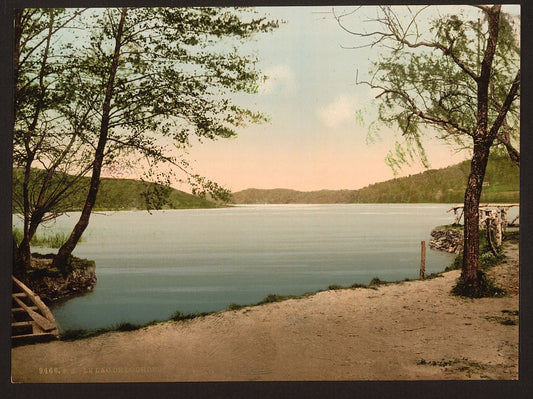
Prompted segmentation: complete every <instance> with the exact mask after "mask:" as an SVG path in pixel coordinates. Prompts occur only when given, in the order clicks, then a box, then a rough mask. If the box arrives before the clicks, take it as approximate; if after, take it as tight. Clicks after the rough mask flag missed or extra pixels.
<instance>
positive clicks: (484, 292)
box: [452, 270, 506, 298]
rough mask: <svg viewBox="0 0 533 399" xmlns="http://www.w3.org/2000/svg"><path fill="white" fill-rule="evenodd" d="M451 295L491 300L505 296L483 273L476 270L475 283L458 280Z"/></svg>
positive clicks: (502, 290) (501, 289) (503, 291)
mask: <svg viewBox="0 0 533 399" xmlns="http://www.w3.org/2000/svg"><path fill="white" fill-rule="evenodd" d="M452 294H454V295H457V296H462V297H467V298H492V297H502V296H505V295H506V292H505V290H504V289H503V288H501V287H500V286H498V285H497V284H496V283H495V282H494V281H493V280H492V279H491V278H489V276H487V275H486V274H485V273H484V272H483V271H481V270H478V272H477V282H476V283H473V282H471V281H467V282H465V281H462V279H459V280H458V281H457V284H456V285H455V287H453V289H452Z"/></svg>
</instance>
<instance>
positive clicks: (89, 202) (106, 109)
mask: <svg viewBox="0 0 533 399" xmlns="http://www.w3.org/2000/svg"><path fill="white" fill-rule="evenodd" d="M127 10H128V9H127V8H123V9H122V11H121V14H120V22H119V24H118V29H117V34H116V37H115V50H114V54H113V61H112V63H111V66H110V69H109V79H108V81H107V87H106V94H105V98H104V102H103V106H102V120H101V123H100V134H99V138H98V145H97V147H96V151H95V159H94V163H93V172H92V176H91V183H90V186H89V192H88V193H87V197H86V199H85V205H84V206H83V210H82V212H81V215H80V218H79V220H78V222H77V223H76V225H75V226H74V229H73V230H72V233H71V234H70V236H69V238H68V240H67V241H66V242H65V243H64V244H63V245H62V246H61V248H60V249H59V251H58V253H57V255H56V256H55V258H54V261H53V264H52V266H55V267H58V268H60V269H62V270H64V267H65V265H66V263H67V260H68V258H69V257H70V255H71V254H72V251H74V248H75V247H76V245H77V244H78V241H79V239H80V238H81V236H82V234H83V232H84V231H85V229H86V228H87V226H88V225H89V219H90V217H91V212H92V209H93V207H94V204H95V202H96V196H97V194H98V188H99V186H100V174H101V171H102V166H103V163H104V155H105V147H106V144H107V136H108V133H109V120H110V113H111V98H112V96H113V87H114V85H115V75H116V72H117V69H118V63H119V59H120V49H121V46H122V35H123V32H124V22H125V19H126V14H127Z"/></svg>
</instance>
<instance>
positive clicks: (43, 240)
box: [13, 227, 82, 248]
mask: <svg viewBox="0 0 533 399" xmlns="http://www.w3.org/2000/svg"><path fill="white" fill-rule="evenodd" d="M13 237H14V238H15V241H16V242H17V244H20V242H21V241H22V237H23V233H22V229H20V228H18V227H14V228H13ZM68 237H69V234H66V233H63V232H48V233H39V234H35V235H34V236H33V237H32V239H31V241H30V245H31V246H33V247H44V248H61V246H62V245H63V244H64V243H65V242H66V241H67V239H68ZM80 241H82V239H80Z"/></svg>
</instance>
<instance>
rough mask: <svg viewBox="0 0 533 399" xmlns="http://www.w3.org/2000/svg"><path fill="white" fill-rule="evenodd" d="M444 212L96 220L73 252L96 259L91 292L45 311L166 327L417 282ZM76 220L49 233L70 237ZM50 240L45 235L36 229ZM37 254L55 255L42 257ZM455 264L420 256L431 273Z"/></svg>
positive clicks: (72, 321) (203, 212)
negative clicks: (423, 250) (377, 284)
mask: <svg viewBox="0 0 533 399" xmlns="http://www.w3.org/2000/svg"><path fill="white" fill-rule="evenodd" d="M449 208H450V205H449V204H394V205H383V204H376V205H374V204H343V205H259V206H251V205H246V206H236V207H232V208H220V209H194V210H192V209H191V210H168V211H156V212H153V213H152V214H149V213H147V212H141V211H139V212H133V211H124V212H106V213H97V214H93V215H92V217H91V222H90V225H89V227H88V229H87V230H86V232H85V234H84V235H83V241H82V242H81V243H80V244H79V245H78V247H77V248H76V250H75V252H74V255H76V256H78V257H81V258H87V259H93V260H95V261H96V273H97V278H98V282H97V284H96V287H95V289H94V291H93V292H91V293H89V294H87V295H84V296H81V297H78V298H74V299H71V300H69V301H66V302H64V303H61V304H58V305H55V306H53V307H52V311H53V313H54V315H55V317H56V319H57V322H58V324H59V326H60V328H61V329H63V330H65V329H74V328H86V329H93V328H99V327H108V326H112V325H116V324H118V323H120V322H131V323H146V322H149V321H152V320H164V319H168V318H169V317H170V316H171V315H172V314H173V313H174V312H175V311H178V310H179V311H181V312H184V313H187V312H208V311H217V310H222V309H225V308H227V306H228V305H229V304H231V303H237V304H252V303H257V302H259V301H260V300H262V299H263V298H264V297H265V296H267V295H268V294H278V295H300V294H303V293H305V292H310V291H316V290H320V289H325V288H327V287H328V286H329V285H332V284H339V285H345V286H346V285H351V284H353V283H361V284H367V283H369V282H370V280H371V279H372V278H373V277H378V278H380V279H381V280H386V281H392V280H403V279H405V278H411V279H414V278H418V274H419V267H420V241H421V240H426V242H428V241H429V239H430V232H431V230H432V229H433V228H434V227H435V226H437V225H442V224H449V223H451V222H452V221H453V213H447V210H448V209H449ZM78 216H79V213H71V214H69V215H64V216H62V217H60V218H59V219H58V220H57V221H56V222H55V223H53V224H52V225H51V226H50V227H49V228H50V229H53V230H54V231H64V232H69V229H70V228H71V227H72V226H73V225H74V224H75V222H76V221H77V219H78ZM43 231H44V232H46V229H44V230H43ZM37 251H39V252H43V253H46V252H51V251H53V250H48V249H43V248H40V249H37ZM452 260H453V256H452V255H450V254H447V253H441V252H436V251H431V250H429V249H428V251H427V259H426V273H428V274H429V273H432V272H439V271H442V270H443V269H444V268H445V267H446V266H447V265H449V264H450V263H451V261H452Z"/></svg>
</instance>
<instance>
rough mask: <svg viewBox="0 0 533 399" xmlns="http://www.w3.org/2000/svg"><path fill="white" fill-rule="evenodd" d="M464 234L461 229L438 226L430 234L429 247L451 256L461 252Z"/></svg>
mask: <svg viewBox="0 0 533 399" xmlns="http://www.w3.org/2000/svg"><path fill="white" fill-rule="evenodd" d="M463 240H464V232H463V229H462V228H461V227H455V226H440V227H436V228H435V229H433V231H432V232H431V240H430V241H429V247H430V248H431V249H434V250H437V251H446V252H449V253H453V254H460V253H462V252H463V245H464V242H463Z"/></svg>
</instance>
